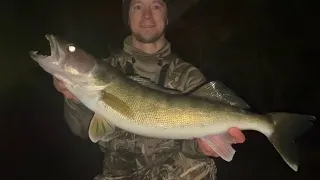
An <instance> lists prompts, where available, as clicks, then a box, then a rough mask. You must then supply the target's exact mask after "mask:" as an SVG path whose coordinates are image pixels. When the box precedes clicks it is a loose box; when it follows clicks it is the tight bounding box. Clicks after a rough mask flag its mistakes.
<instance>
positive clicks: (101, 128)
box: [89, 114, 115, 143]
mask: <svg viewBox="0 0 320 180" xmlns="http://www.w3.org/2000/svg"><path fill="white" fill-rule="evenodd" d="M114 130H115V127H114V126H113V125H112V124H110V123H109V122H108V121H107V120H106V119H105V118H104V117H102V116H99V115H97V114H94V116H93V117H92V119H91V122H90V125H89V138H90V140H91V141H92V142H94V143H96V142H98V141H99V140H102V139H103V138H104V137H105V136H107V135H109V134H111V133H113V132H114Z"/></svg>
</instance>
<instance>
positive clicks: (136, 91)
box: [30, 35, 315, 171]
mask: <svg viewBox="0 0 320 180" xmlns="http://www.w3.org/2000/svg"><path fill="white" fill-rule="evenodd" d="M46 38H47V39H48V41H49V43H50V47H51V55H50V56H45V55H40V54H38V53H37V51H30V56H31V58H32V59H33V60H35V61H36V62H37V63H38V64H39V65H40V66H41V67H42V68H43V69H44V70H45V71H46V72H48V73H50V74H52V75H53V76H55V77H57V78H58V79H60V80H62V81H63V82H65V84H66V87H67V88H68V89H69V90H70V91H71V93H73V94H74V95H75V96H76V97H77V98H78V99H79V100H80V101H81V102H82V103H83V104H84V105H85V106H86V107H88V108H89V109H90V110H92V111H94V112H95V117H94V118H93V120H92V121H91V124H90V127H89V136H90V139H91V140H92V141H93V142H97V141H99V140H103V138H104V137H105V136H107V135H108V134H110V133H112V132H113V131H114V128H115V127H118V128H121V129H123V130H126V131H129V132H132V133H135V134H138V135H142V136H147V137H154V138H168V139H191V138H201V139H203V140H204V141H206V142H207V143H208V144H209V145H210V146H211V147H212V148H213V149H214V150H215V151H218V152H219V155H220V156H221V157H222V158H223V159H225V160H227V161H231V159H232V157H233V155H234V153H235V151H234V149H233V148H232V147H231V145H230V144H228V143H226V140H231V139H230V136H227V133H226V132H227V130H228V129H229V128H231V127H237V128H239V129H241V130H255V131H258V132H260V133H262V134H264V135H265V136H266V137H267V138H268V139H269V140H270V142H271V143H272V144H273V146H274V147H275V148H276V150H277V151H278V152H279V153H280V155H281V156H282V158H283V159H284V161H285V162H286V163H287V164H288V165H289V166H290V167H291V168H292V169H293V170H294V171H297V170H298V160H297V157H298V155H297V151H296V147H295V146H294V143H293V140H294V138H296V137H297V136H299V135H301V134H302V133H304V132H305V131H307V130H308V129H309V128H310V127H311V126H312V121H313V120H314V119H315V117H314V116H310V115H301V114H292V113H286V112H274V113H268V114H264V115H261V114H256V113H253V112H250V111H249V110H248V108H249V106H248V105H247V104H246V103H245V102H244V101H242V100H241V99H240V98H238V97H237V96H236V95H234V94H233V93H232V91H230V90H228V89H227V88H226V87H225V86H223V85H222V84H221V83H219V82H214V81H213V82H209V83H207V84H205V85H203V86H201V87H200V88H198V89H196V90H195V91H193V92H191V93H188V94H184V93H180V92H178V91H176V90H171V89H167V88H161V87H158V86H157V85H155V84H153V83H152V82H150V81H147V80H145V79H144V78H142V77H138V76H129V77H128V76H125V75H124V74H123V73H122V72H121V71H120V70H118V69H116V68H114V67H112V66H111V65H108V64H107V63H103V62H102V61H99V60H98V59H96V58H95V57H94V56H92V55H90V54H89V53H87V52H85V51H84V50H82V49H80V48H78V47H76V46H75V45H74V44H70V43H68V42H66V41H64V40H62V39H60V38H58V37H56V36H53V35H46ZM213 135H214V136H213ZM217 137H220V138H217Z"/></svg>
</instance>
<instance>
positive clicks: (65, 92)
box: [53, 77, 79, 102]
mask: <svg viewBox="0 0 320 180" xmlns="http://www.w3.org/2000/svg"><path fill="white" fill-rule="evenodd" d="M53 85H54V87H55V88H56V89H57V91H59V92H61V93H62V94H63V95H64V97H65V98H67V99H72V100H74V101H76V102H79V100H78V99H77V98H76V97H74V96H73V95H72V94H71V92H70V91H68V89H67V88H66V86H65V85H64V83H63V82H62V81H60V80H59V79H57V78H55V77H53Z"/></svg>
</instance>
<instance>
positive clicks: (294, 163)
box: [267, 112, 316, 171]
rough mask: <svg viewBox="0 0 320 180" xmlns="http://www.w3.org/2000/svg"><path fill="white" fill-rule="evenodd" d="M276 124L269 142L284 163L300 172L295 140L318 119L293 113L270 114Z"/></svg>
mask: <svg viewBox="0 0 320 180" xmlns="http://www.w3.org/2000/svg"><path fill="white" fill-rule="evenodd" d="M267 115H268V116H270V117H271V119H272V121H273V123H274V132H273V133H272V134H271V135H270V137H269V140H270V142H271V143H272V145H273V146H274V147H275V148H276V150H277V151H278V152H279V154H280V155H281V157H282V158H283V159H284V161H285V162H286V163H287V164H288V165H289V166H290V167H291V168H292V169H293V170H294V171H298V152H297V148H296V147H295V144H294V142H293V141H294V140H295V138H296V137H298V136H300V135H302V134H303V133H304V132H306V131H307V130H308V129H310V128H311V126H312V121H313V120H315V119H316V118H315V117H314V116H310V115H302V114H292V113H282V112H279V113H268V114H267Z"/></svg>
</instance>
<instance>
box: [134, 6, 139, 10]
mask: <svg viewBox="0 0 320 180" xmlns="http://www.w3.org/2000/svg"><path fill="white" fill-rule="evenodd" d="M133 9H135V10H140V9H141V6H134V7H133Z"/></svg>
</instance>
